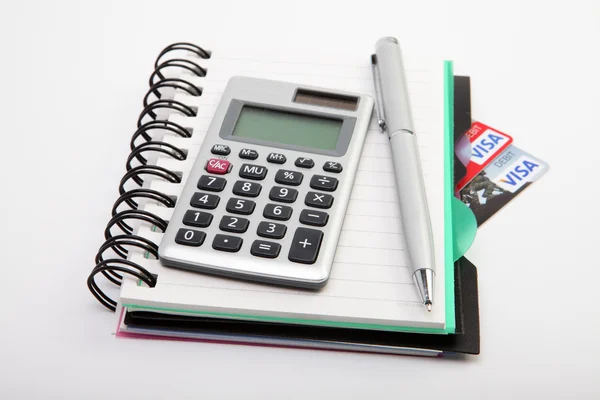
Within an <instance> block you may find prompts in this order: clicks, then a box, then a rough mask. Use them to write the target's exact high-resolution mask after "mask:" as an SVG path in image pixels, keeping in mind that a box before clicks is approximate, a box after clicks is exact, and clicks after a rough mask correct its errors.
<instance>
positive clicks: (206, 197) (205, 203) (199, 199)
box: [190, 192, 219, 210]
mask: <svg viewBox="0 0 600 400" xmlns="http://www.w3.org/2000/svg"><path fill="white" fill-rule="evenodd" d="M190 205H191V206H192V207H196V208H205V209H207V210H212V209H215V208H217V205H219V196H217V195H216V194H208V193H199V192H196V193H194V194H193V196H192V199H191V200H190Z"/></svg>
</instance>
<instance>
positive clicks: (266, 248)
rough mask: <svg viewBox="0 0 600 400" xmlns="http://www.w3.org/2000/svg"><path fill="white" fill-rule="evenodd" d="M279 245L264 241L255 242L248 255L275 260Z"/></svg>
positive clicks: (279, 248)
mask: <svg viewBox="0 0 600 400" xmlns="http://www.w3.org/2000/svg"><path fill="white" fill-rule="evenodd" d="M280 250H281V245H280V244H278V243H273V242H267V241H266V240H255V241H254V243H252V247H251V248H250V254H252V255H253V256H257V257H265V258H275V257H277V256H278V255H279V251H280Z"/></svg>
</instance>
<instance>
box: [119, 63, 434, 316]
mask: <svg viewBox="0 0 600 400" xmlns="http://www.w3.org/2000/svg"><path fill="white" fill-rule="evenodd" d="M242 53H243V52H239V51H238V52H236V53H234V54H236V55H237V56H236V57H235V58H234V57H227V56H226V55H224V54H219V52H218V51H214V52H213V57H212V58H211V59H210V60H198V62H199V63H200V64H201V65H203V66H205V67H206V68H207V69H208V74H207V76H206V77H205V78H195V77H190V76H186V77H185V79H189V80H190V81H192V82H193V83H195V84H197V85H198V86H200V87H202V88H203V94H202V96H200V97H197V98H194V97H190V96H187V95H185V94H176V96H175V98H176V99H177V100H179V101H182V102H185V103H186V104H189V105H192V106H194V107H197V108H198V116H197V117H196V118H193V119H191V118H184V117H180V116H177V115H174V116H171V117H170V119H171V120H172V121H175V122H178V123H180V124H182V125H183V126H186V127H190V128H193V136H192V138H190V139H185V138H179V137H174V136H173V137H166V138H165V141H167V142H169V143H172V144H174V145H176V146H179V147H181V148H184V149H187V150H188V151H189V157H188V159H187V160H186V161H183V162H182V161H175V160H172V159H168V158H160V159H159V160H158V164H159V165H161V166H163V167H165V168H168V169H171V170H175V171H180V172H182V173H183V176H184V179H185V175H186V173H187V172H188V171H189V170H190V168H191V167H192V164H193V162H194V154H195V153H196V152H197V151H198V149H199V146H200V145H201V144H202V140H203V138H204V134H205V132H206V130H207V128H208V125H209V123H210V121H211V119H212V115H213V113H214V111H215V109H216V107H217V104H218V102H219V99H220V96H221V94H222V92H223V90H224V88H225V85H226V83H227V81H228V79H229V78H230V77H231V76H233V75H246V76H253V77H258V78H268V79H275V80H283V81H291V82H297V83H300V84H307V85H313V86H322V87H329V88H333V89H336V88H337V89H342V90H347V91H356V92H362V93H366V94H370V95H371V96H373V97H374V90H373V87H374V86H373V80H372V73H371V67H370V58H369V54H365V55H364V57H354V56H353V57H351V58H348V57H347V58H342V57H333V56H332V55H325V56H323V55H320V56H315V55H314V54H312V55H307V56H306V57H305V58H303V57H302V56H301V55H295V59H294V58H293V57H291V58H290V57H284V56H283V55H277V54H274V53H271V54H268V55H266V56H264V57H261V58H258V57H257V56H256V55H255V54H248V55H247V56H246V57H244V56H240V54H242ZM311 60H327V61H326V62H319V63H316V62H314V61H311ZM405 64H406V68H407V80H408V87H409V97H410V99H411V106H412V110H413V117H414V123H415V130H416V132H417V136H418V145H419V152H420V157H421V160H422V165H423V171H424V174H425V181H426V191H427V196H428V203H429V207H430V214H431V218H432V224H433V232H434V243H435V257H436V263H437V274H436V282H435V283H436V300H437V301H436V304H435V307H434V309H433V311H432V312H431V313H427V312H426V311H425V310H424V307H423V306H422V305H421V303H420V299H419V297H418V292H417V290H416V288H415V286H414V284H413V281H412V272H411V271H410V269H409V268H408V262H407V258H406V252H405V242H404V235H403V232H402V227H401V220H400V213H399V207H398V200H397V195H396V187H395V179H394V172H393V166H392V160H391V153H390V146H389V142H388V139H387V135H385V134H382V133H381V132H380V130H379V129H378V127H377V125H376V115H375V112H374V113H373V118H372V120H371V124H370V128H369V131H368V133H367V138H366V141H365V145H364V149H363V152H362V155H361V160H360V164H359V168H358V173H357V176H356V180H355V183H354V187H353V191H352V195H351V200H350V203H349V206H348V210H347V214H346V218H345V221H344V225H343V229H342V234H341V236H340V239H339V243H338V248H337V252H336V256H335V261H334V265H333V269H332V272H331V277H330V279H329V282H328V284H327V285H326V286H325V287H324V288H323V289H322V290H320V291H318V292H310V291H304V290H298V289H288V288H281V287H276V286H270V285H262V284H254V283H249V282H243V281H236V280H230V279H223V278H219V277H213V276H207V275H203V274H197V273H191V272H185V271H179V270H175V269H171V268H164V267H162V266H161V265H160V264H159V262H158V261H155V260H140V258H139V257H138V258H137V261H140V262H143V263H144V265H145V266H146V267H147V268H149V269H151V270H152V271H153V272H154V273H157V274H158V276H159V284H158V285H157V287H155V288H152V289H148V288H143V287H137V286H136V285H132V284H125V285H124V287H123V290H122V294H121V295H122V299H123V302H124V303H129V304H138V305H146V306H153V307H160V308H172V309H179V310H195V311H208V312H222V313H230V314H247V315H252V316H255V317H256V316H258V317H260V316H269V317H283V318H296V319H306V320H324V321H338V322H356V323H372V324H373V323H375V324H383V325H390V326H411V327H428V328H444V326H445V302H444V299H445V295H444V279H445V273H444V272H445V271H444V270H445V268H444V264H443V261H444V190H443V187H444V140H443V137H444V123H443V110H444V107H443V62H442V61H441V60H437V61H431V60H427V59H422V58H418V59H417V58H410V57H409V56H405ZM152 187H153V188H154V189H156V190H159V191H163V192H165V193H169V194H172V195H177V194H178V193H179V191H180V190H181V186H180V185H173V184H168V183H164V182H160V181H154V182H153V183H152ZM147 210H149V211H151V212H154V213H157V214H158V215H160V216H162V217H163V218H165V219H168V218H169V216H170V212H171V210H169V209H167V208H164V207H160V206H158V205H152V204H149V205H148V206H147ZM145 229H146V228H144V227H142V228H140V234H142V235H151V236H153V239H154V240H158V241H160V233H157V232H150V231H149V230H147V229H146V230H145Z"/></svg>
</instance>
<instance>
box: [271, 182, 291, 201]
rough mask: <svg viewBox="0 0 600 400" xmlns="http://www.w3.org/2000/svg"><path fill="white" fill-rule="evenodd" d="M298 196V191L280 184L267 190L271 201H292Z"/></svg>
mask: <svg viewBox="0 0 600 400" xmlns="http://www.w3.org/2000/svg"><path fill="white" fill-rule="evenodd" d="M297 197H298V191H297V190H296V189H292V188H286V187H282V186H273V187H272V188H271V191H270V192H269V198H270V199H271V200H273V201H281V202H282V203H293V202H295V201H296V198H297Z"/></svg>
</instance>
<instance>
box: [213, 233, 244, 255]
mask: <svg viewBox="0 0 600 400" xmlns="http://www.w3.org/2000/svg"><path fill="white" fill-rule="evenodd" d="M242 242H243V240H242V238H241V237H237V236H229V235H221V234H218V235H215V238H214V240H213V243H212V247H213V249H215V250H221V251H229V252H231V253H235V252H236V251H240V248H241V247H242Z"/></svg>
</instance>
